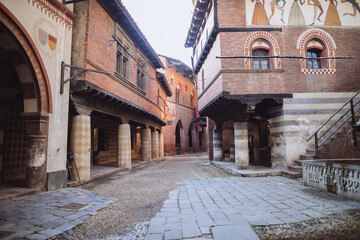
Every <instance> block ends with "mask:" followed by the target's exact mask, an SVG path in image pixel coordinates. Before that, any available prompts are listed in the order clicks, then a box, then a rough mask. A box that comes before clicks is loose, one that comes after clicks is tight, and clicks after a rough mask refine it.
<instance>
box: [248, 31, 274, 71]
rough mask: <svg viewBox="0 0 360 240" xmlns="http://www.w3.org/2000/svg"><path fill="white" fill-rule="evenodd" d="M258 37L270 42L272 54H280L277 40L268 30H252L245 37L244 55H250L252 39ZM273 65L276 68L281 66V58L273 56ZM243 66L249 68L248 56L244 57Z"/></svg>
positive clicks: (254, 39)
mask: <svg viewBox="0 0 360 240" xmlns="http://www.w3.org/2000/svg"><path fill="white" fill-rule="evenodd" d="M258 39H264V40H266V41H267V42H269V43H270V45H271V48H272V53H273V55H274V56H280V46H279V43H278V41H277V40H276V39H275V37H274V36H273V35H271V34H270V33H268V32H253V33H252V34H250V36H248V37H247V39H246V40H245V44H244V56H251V46H252V44H253V42H254V41H256V40H258ZM274 67H275V68H276V69H280V68H281V59H280V58H274ZM245 68H246V69H250V68H251V60H250V58H247V59H245Z"/></svg>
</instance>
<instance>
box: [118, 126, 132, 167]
mask: <svg viewBox="0 0 360 240" xmlns="http://www.w3.org/2000/svg"><path fill="white" fill-rule="evenodd" d="M117 166H118V167H125V168H129V169H131V130H130V124H120V125H119V126H118V155H117Z"/></svg>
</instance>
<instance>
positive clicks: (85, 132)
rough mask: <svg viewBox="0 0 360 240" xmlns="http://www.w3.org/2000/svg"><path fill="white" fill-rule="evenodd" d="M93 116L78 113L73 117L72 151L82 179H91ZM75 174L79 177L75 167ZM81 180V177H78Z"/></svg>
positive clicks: (83, 180)
mask: <svg viewBox="0 0 360 240" xmlns="http://www.w3.org/2000/svg"><path fill="white" fill-rule="evenodd" d="M90 122H91V118H90V116H87V115H76V116H73V118H72V129H71V139H70V151H71V152H72V153H74V161H75V163H76V166H77V170H78V172H79V177H80V181H82V182H85V181H89V180H90V152H91V124H90ZM73 176H74V178H75V179H77V173H76V171H75V169H74V171H73ZM78 180H79V179H78Z"/></svg>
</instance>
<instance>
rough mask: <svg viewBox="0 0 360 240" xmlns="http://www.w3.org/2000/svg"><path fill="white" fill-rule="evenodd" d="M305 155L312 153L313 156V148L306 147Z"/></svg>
mask: <svg viewBox="0 0 360 240" xmlns="http://www.w3.org/2000/svg"><path fill="white" fill-rule="evenodd" d="M306 155H314V156H315V149H306Z"/></svg>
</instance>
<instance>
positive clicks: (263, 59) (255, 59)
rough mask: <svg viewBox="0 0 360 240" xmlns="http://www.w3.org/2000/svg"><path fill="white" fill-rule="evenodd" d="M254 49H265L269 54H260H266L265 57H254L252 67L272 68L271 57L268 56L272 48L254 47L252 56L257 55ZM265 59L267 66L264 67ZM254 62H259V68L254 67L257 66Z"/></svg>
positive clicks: (260, 68)
mask: <svg viewBox="0 0 360 240" xmlns="http://www.w3.org/2000/svg"><path fill="white" fill-rule="evenodd" d="M254 51H263V52H266V53H267V55H260V56H264V58H253V59H252V69H256V70H264V69H271V67H270V58H266V57H268V56H270V49H269V48H264V47H256V48H252V49H251V56H255V55H254ZM263 61H266V68H263ZM254 62H258V63H259V68H255V67H254V66H255V64H254Z"/></svg>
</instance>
